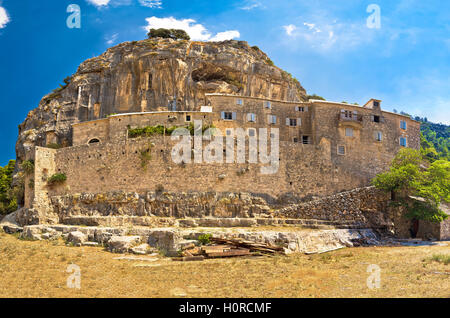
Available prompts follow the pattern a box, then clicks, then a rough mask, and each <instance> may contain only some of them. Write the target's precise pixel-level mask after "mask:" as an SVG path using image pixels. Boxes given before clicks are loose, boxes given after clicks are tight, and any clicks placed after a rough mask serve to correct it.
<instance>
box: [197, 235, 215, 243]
mask: <svg viewBox="0 0 450 318" xmlns="http://www.w3.org/2000/svg"><path fill="white" fill-rule="evenodd" d="M211 238H212V235H211V234H202V235H200V236H199V237H198V240H199V241H200V243H202V245H207V244H209V243H211Z"/></svg>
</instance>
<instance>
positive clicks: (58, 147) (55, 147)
mask: <svg viewBox="0 0 450 318" xmlns="http://www.w3.org/2000/svg"><path fill="white" fill-rule="evenodd" d="M46 147H47V148H51V149H61V148H62V146H61V145H60V144H56V143H50V144H48V145H47V146H46Z"/></svg>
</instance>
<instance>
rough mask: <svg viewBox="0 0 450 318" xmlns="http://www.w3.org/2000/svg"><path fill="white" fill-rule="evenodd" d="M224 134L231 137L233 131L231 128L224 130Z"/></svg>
mask: <svg viewBox="0 0 450 318" xmlns="http://www.w3.org/2000/svg"><path fill="white" fill-rule="evenodd" d="M225 134H226V135H227V136H232V135H233V129H232V128H227V129H225Z"/></svg>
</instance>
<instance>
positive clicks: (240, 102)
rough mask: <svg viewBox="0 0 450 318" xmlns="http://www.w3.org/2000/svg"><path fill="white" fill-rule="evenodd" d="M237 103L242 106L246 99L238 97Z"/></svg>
mask: <svg viewBox="0 0 450 318" xmlns="http://www.w3.org/2000/svg"><path fill="white" fill-rule="evenodd" d="M236 104H237V105H241V106H242V105H244V101H243V100H242V99H240V98H238V99H236Z"/></svg>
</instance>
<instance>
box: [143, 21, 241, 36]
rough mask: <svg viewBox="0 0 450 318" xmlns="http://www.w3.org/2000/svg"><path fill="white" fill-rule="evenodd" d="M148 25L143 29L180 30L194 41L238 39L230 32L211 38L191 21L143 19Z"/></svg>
mask: <svg viewBox="0 0 450 318" xmlns="http://www.w3.org/2000/svg"><path fill="white" fill-rule="evenodd" d="M145 20H146V21H147V23H148V25H147V26H145V29H146V30H147V32H148V31H150V29H159V28H165V29H181V30H184V31H186V32H187V34H189V36H190V37H191V39H192V40H194V41H225V40H231V39H234V38H238V37H240V33H239V31H236V30H230V31H225V32H219V33H217V34H216V35H215V36H213V35H212V34H211V33H210V32H209V31H208V30H207V29H206V28H205V27H204V26H203V25H202V24H200V23H196V21H195V20H193V19H182V20H177V19H175V18H174V17H169V18H158V17H150V18H147V19H145Z"/></svg>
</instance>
